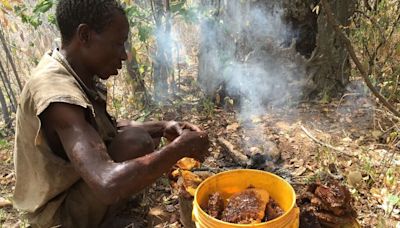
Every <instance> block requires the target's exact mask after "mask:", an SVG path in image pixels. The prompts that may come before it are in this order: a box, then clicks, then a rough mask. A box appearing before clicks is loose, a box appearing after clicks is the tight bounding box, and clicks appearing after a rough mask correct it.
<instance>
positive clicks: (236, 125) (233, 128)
mask: <svg viewBox="0 0 400 228" xmlns="http://www.w3.org/2000/svg"><path fill="white" fill-rule="evenodd" d="M238 128H239V123H233V124H230V125H228V126H227V127H226V130H227V131H229V132H233V131H236V130H237V129H238Z"/></svg>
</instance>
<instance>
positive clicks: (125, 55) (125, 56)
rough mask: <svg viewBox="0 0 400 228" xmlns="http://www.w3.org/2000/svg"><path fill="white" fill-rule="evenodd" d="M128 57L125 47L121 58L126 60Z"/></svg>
mask: <svg viewBox="0 0 400 228" xmlns="http://www.w3.org/2000/svg"><path fill="white" fill-rule="evenodd" d="M127 59H128V54H127V53H126V49H125V48H124V49H123V50H122V53H121V60H122V61H125V60H127Z"/></svg>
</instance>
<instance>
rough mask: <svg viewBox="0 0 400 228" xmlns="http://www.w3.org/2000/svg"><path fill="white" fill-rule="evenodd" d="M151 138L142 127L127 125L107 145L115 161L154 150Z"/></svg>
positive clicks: (135, 156)
mask: <svg viewBox="0 0 400 228" xmlns="http://www.w3.org/2000/svg"><path fill="white" fill-rule="evenodd" d="M155 149H156V148H155V142H154V141H153V138H151V136H150V135H149V134H148V133H147V132H146V131H145V130H144V129H142V128H138V127H129V128H126V129H125V130H123V131H122V132H120V133H118V135H117V136H116V137H115V138H114V139H113V141H112V142H111V144H110V145H109V147H108V153H109V155H110V156H111V158H112V159H113V160H114V161H115V162H123V161H126V160H130V159H134V158H138V157H142V156H144V155H146V154H149V153H151V152H153V151H154V150H155Z"/></svg>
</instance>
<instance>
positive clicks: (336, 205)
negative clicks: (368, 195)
mask: <svg viewBox="0 0 400 228" xmlns="http://www.w3.org/2000/svg"><path fill="white" fill-rule="evenodd" d="M351 201H352V198H351V195H350V192H349V190H348V189H347V188H346V187H345V186H343V185H340V184H339V183H338V182H337V181H335V180H329V181H328V182H327V183H326V184H322V183H320V182H317V183H314V184H311V185H309V186H308V188H307V190H306V192H304V193H303V194H302V195H301V196H300V197H299V198H298V205H299V206H300V210H301V214H300V227H340V226H342V225H346V224H351V223H354V222H356V218H357V213H356V212H355V210H354V209H353V207H352V206H351ZM315 224H319V226H316V225H315Z"/></svg>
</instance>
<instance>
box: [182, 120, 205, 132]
mask: <svg viewBox="0 0 400 228" xmlns="http://www.w3.org/2000/svg"><path fill="white" fill-rule="evenodd" d="M181 125H182V128H183V129H189V130H192V131H197V132H202V130H201V129H200V128H199V127H197V126H196V125H193V124H190V123H187V122H183V123H181Z"/></svg>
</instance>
